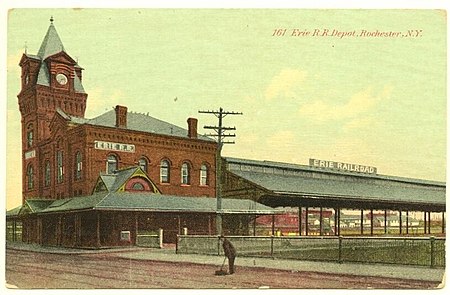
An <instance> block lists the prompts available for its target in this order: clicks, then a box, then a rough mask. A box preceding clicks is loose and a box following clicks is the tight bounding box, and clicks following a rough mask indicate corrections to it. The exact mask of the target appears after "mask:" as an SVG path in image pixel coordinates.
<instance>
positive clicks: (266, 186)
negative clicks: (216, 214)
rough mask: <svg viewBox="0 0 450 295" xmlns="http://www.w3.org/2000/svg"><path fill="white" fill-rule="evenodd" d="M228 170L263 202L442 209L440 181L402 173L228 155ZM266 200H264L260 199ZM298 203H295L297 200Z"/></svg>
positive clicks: (442, 190)
mask: <svg viewBox="0 0 450 295" xmlns="http://www.w3.org/2000/svg"><path fill="white" fill-rule="evenodd" d="M226 160H227V164H228V165H227V166H228V173H231V174H232V175H234V176H236V177H238V178H239V179H241V180H243V181H245V182H246V183H248V184H250V186H254V187H255V188H257V189H259V190H261V191H263V193H262V195H263V196H264V197H263V198H262V199H259V202H262V203H264V204H266V205H271V206H280V205H286V204H285V203H286V202H287V200H289V202H291V203H296V201H295V199H297V200H298V202H297V203H301V199H311V200H312V199H314V200H316V203H318V202H320V201H321V200H322V201H323V203H324V205H326V202H334V204H338V203H340V206H341V207H343V206H345V205H346V204H347V205H348V204H355V203H359V204H361V203H364V202H365V203H370V204H371V206H372V205H373V204H376V203H378V204H380V206H381V204H383V206H385V205H386V204H396V206H399V204H401V205H404V206H405V208H406V207H410V206H413V205H415V206H432V207H440V208H443V210H445V199H446V194H445V192H446V185H445V183H443V182H437V181H429V180H420V179H409V178H403V177H394V176H384V175H368V174H362V173H349V172H345V173H342V172H337V171H326V170H323V169H318V168H314V167H310V166H303V165H293V164H285V163H276V162H267V161H253V160H244V159H236V158H227V159H226ZM263 200H266V201H263ZM297 205H298V204H297Z"/></svg>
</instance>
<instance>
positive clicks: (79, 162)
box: [75, 152, 83, 180]
mask: <svg viewBox="0 0 450 295" xmlns="http://www.w3.org/2000/svg"><path fill="white" fill-rule="evenodd" d="M82 170H83V158H82V156H81V152H77V153H76V154H75V180H80V179H81V171H82Z"/></svg>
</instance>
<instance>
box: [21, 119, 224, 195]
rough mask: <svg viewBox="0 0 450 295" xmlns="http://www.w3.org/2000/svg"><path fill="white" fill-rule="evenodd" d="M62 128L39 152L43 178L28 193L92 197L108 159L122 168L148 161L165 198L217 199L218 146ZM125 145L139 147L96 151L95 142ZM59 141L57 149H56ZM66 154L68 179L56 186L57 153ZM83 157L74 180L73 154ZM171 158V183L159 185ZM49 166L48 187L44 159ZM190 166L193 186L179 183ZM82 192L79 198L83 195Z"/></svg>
mask: <svg viewBox="0 0 450 295" xmlns="http://www.w3.org/2000/svg"><path fill="white" fill-rule="evenodd" d="M62 127H63V126H60V127H58V128H59V129H58V132H57V133H56V134H55V135H54V136H53V137H52V140H50V141H48V142H47V143H45V144H42V145H41V146H40V148H39V153H38V154H39V157H38V160H37V161H38V162H39V165H38V166H39V167H38V170H39V175H37V174H36V179H35V187H36V189H35V190H33V191H27V189H26V187H25V186H24V189H25V195H26V197H27V198H29V197H39V198H43V197H45V198H53V199H57V198H61V197H62V198H67V197H73V196H78V195H84V196H85V195H89V194H91V193H92V190H93V188H94V186H95V183H96V181H97V179H98V177H99V175H100V173H105V172H106V160H107V157H108V155H110V154H114V155H116V156H117V158H118V169H121V168H126V167H130V166H137V165H138V161H139V159H140V158H142V157H145V158H146V159H147V160H148V171H147V173H148V175H149V177H150V179H152V180H153V181H154V182H155V184H156V185H157V187H158V188H159V190H160V191H161V192H162V193H163V194H168V195H180V196H209V197H214V196H215V153H216V148H217V145H216V143H215V142H207V141H203V140H198V139H191V138H177V137H173V136H164V135H155V134H150V133H144V132H137V131H131V130H127V129H123V128H108V127H101V126H93V125H79V126H76V127H70V128H67V126H66V128H62ZM96 140H97V141H105V142H114V143H126V144H133V145H135V152H134V153H131V152H120V151H119V152H117V151H109V150H100V149H96V148H95V146H94V141H96ZM58 141H59V147H58ZM59 149H60V150H62V151H63V155H64V181H63V182H62V183H59V184H58V183H56V169H57V167H56V151H57V150H59ZM77 151H80V152H81V154H82V162H83V164H82V165H83V166H82V177H81V179H79V180H76V179H75V170H76V164H75V155H76V152H77ZM163 159H167V160H168V161H169V162H170V163H171V165H170V166H171V168H170V182H169V183H161V182H160V163H161V160H163ZM47 160H48V161H50V163H51V185H50V186H49V187H45V186H44V177H45V175H44V169H45V161H47ZM183 162H188V163H189V164H190V165H191V171H190V178H191V182H190V185H183V184H181V165H182V163H183ZM202 164H206V165H207V166H208V168H209V169H208V172H209V173H208V178H209V182H208V185H206V186H201V185H200V167H201V165H202ZM80 192H81V194H80Z"/></svg>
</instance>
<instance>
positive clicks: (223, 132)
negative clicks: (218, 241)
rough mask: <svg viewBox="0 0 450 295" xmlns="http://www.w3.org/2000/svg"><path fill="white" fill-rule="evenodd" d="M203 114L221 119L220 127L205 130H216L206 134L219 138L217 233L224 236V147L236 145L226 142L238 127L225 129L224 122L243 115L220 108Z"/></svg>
mask: <svg viewBox="0 0 450 295" xmlns="http://www.w3.org/2000/svg"><path fill="white" fill-rule="evenodd" d="M198 112H199V113H201V114H213V115H215V116H216V117H217V118H218V119H219V125H218V126H204V127H203V128H205V129H210V130H214V133H211V134H205V135H206V136H212V137H215V138H217V145H218V146H217V153H216V199H217V212H216V232H217V235H221V234H222V177H223V175H222V155H221V154H222V147H223V145H224V144H234V143H235V142H234V141H227V140H224V139H225V138H227V137H236V134H235V133H227V132H228V131H231V130H236V127H224V126H223V124H222V122H223V118H224V117H225V116H227V115H242V113H241V112H230V111H224V110H223V109H222V108H219V110H218V111H198Z"/></svg>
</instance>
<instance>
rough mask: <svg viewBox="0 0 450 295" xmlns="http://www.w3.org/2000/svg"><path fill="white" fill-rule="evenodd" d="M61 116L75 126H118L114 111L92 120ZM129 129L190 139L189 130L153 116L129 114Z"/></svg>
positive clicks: (199, 137)
mask: <svg viewBox="0 0 450 295" xmlns="http://www.w3.org/2000/svg"><path fill="white" fill-rule="evenodd" d="M59 112H60V114H61V115H62V116H63V117H67V118H68V119H70V121H71V122H73V123H75V124H90V125H96V126H104V127H115V126H116V113H115V111H114V110H111V111H108V112H106V113H104V114H102V115H100V116H97V117H95V118H92V119H85V118H80V117H75V116H71V115H68V114H66V113H64V112H63V111H62V110H59ZM127 129H128V130H135V131H142V132H149V133H154V134H161V135H170V136H176V137H183V138H188V130H187V129H184V128H181V127H179V126H176V125H174V124H171V123H168V122H165V121H162V120H159V119H156V118H154V117H152V116H149V115H145V114H139V113H133V112H128V113H127ZM197 138H198V139H201V140H205V141H211V142H214V139H212V138H210V137H207V136H204V135H200V134H199V135H198V137H197Z"/></svg>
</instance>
